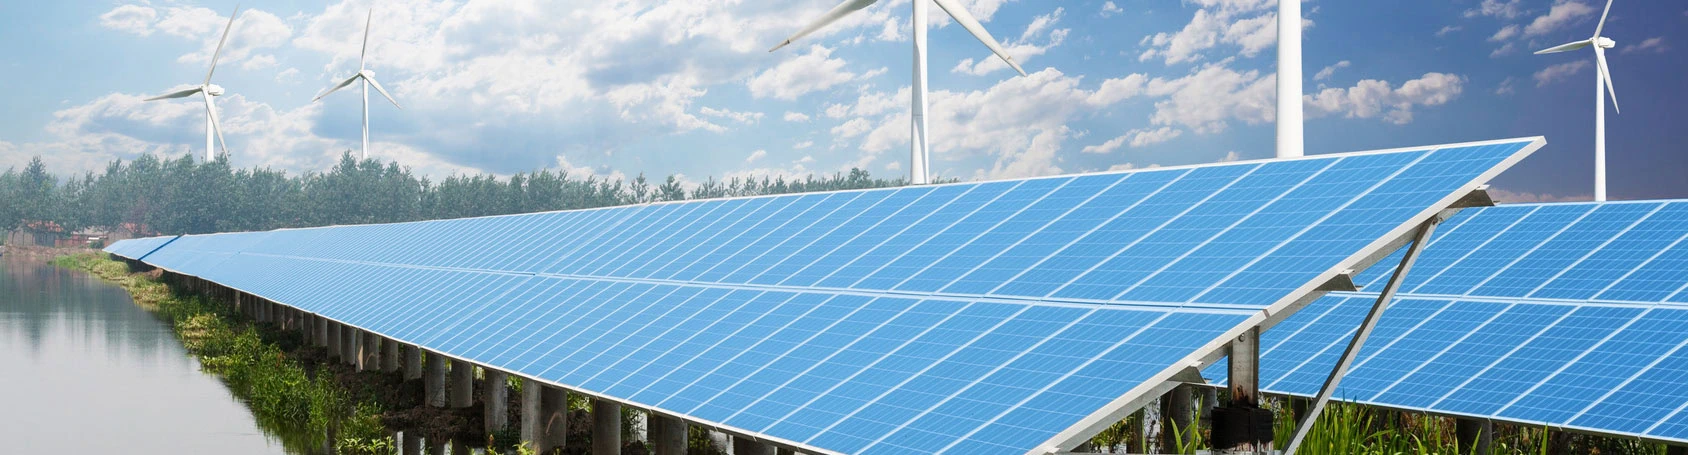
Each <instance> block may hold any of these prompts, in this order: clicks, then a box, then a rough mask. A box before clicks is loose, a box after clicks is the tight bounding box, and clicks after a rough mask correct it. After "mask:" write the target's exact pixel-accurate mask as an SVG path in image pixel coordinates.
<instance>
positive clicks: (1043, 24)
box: [950, 8, 1071, 76]
mask: <svg viewBox="0 0 1688 455" xmlns="http://www.w3.org/2000/svg"><path fill="white" fill-rule="evenodd" d="M1064 14H1066V9H1065V8H1055V11H1053V12H1050V13H1049V14H1044V15H1040V16H1037V17H1035V18H1032V22H1031V23H1030V24H1027V25H1026V31H1025V32H1024V33H1021V34H1020V38H1019V39H1018V40H1015V41H1010V42H1008V43H1005V44H1003V46H1004V49H1003V50H1004V51H1006V52H1007V53H1008V55H1010V56H1013V57H1014V60H1015V61H1017V62H1019V63H1020V65H1021V66H1022V67H1024V66H1025V64H1026V62H1029V61H1031V59H1032V57H1036V56H1039V55H1043V54H1045V53H1048V52H1049V50H1050V49H1053V48H1055V47H1057V46H1060V45H1061V43H1063V42H1065V41H1066V40H1067V34H1068V33H1070V32H1071V30H1070V29H1065V28H1053V27H1054V26H1055V25H1056V24H1057V23H1059V22H1060V21H1061V16H1062V15H1064ZM1039 38H1041V39H1042V40H1043V43H1042V44H1033V43H1032V41H1033V40H1037V39H1039ZM1007 69H1009V68H1008V63H1006V62H1003V61H1002V59H1001V58H999V57H997V56H996V55H995V54H990V55H986V56H983V57H979V58H977V59H974V58H966V59H962V60H961V62H960V63H957V64H956V65H955V68H952V69H950V71H951V72H954V73H960V74H971V75H974V76H983V75H986V74H990V73H993V72H997V71H1002V70H1007Z"/></svg>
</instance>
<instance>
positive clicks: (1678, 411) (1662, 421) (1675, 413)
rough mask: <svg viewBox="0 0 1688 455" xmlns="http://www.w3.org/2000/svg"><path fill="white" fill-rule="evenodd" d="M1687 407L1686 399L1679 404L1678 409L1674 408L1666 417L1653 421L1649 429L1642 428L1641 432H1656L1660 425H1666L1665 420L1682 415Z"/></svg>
mask: <svg viewBox="0 0 1688 455" xmlns="http://www.w3.org/2000/svg"><path fill="white" fill-rule="evenodd" d="M1685 409H1688V401H1684V402H1682V404H1679V405H1677V406H1676V409H1672V410H1671V411H1670V414H1666V415H1665V418H1662V419H1659V420H1658V421H1657V422H1653V424H1652V425H1648V426H1647V429H1645V430H1641V434H1649V435H1650V434H1654V432H1655V431H1657V430H1658V429H1659V426H1660V425H1664V424H1665V422H1669V421H1671V419H1675V418H1676V416H1679V415H1682V412H1683V410H1685Z"/></svg>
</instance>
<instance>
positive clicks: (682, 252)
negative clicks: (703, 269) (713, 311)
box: [556, 199, 790, 279]
mask: <svg viewBox="0 0 1688 455" xmlns="http://www.w3.org/2000/svg"><path fill="white" fill-rule="evenodd" d="M773 203H778V204H780V205H779V206H776V207H780V206H784V205H785V204H789V203H790V201H775V200H772V199H744V200H741V201H726V202H723V204H727V205H733V206H734V207H733V208H732V209H731V210H730V211H729V212H727V213H726V214H725V215H723V216H722V217H720V218H717V219H714V220H711V222H710V223H709V224H707V225H705V226H703V227H701V228H699V229H698V230H697V232H693V233H691V234H690V235H689V236H687V237H685V238H684V239H683V240H681V241H680V242H678V243H677V244H676V247H675V248H674V249H672V250H670V252H671V254H667V255H666V256H662V255H658V256H655V257H652V258H650V259H646V261H647V262H646V263H645V264H644V265H641V266H639V267H638V268H637V269H633V270H630V271H628V272H626V273H620V270H622V269H625V268H626V267H622V268H620V269H618V271H617V272H618V273H616V275H617V276H624V277H640V278H656V279H667V278H669V277H670V276H672V275H673V274H674V273H676V272H678V270H671V269H673V268H675V267H683V266H684V265H685V264H679V261H681V260H684V259H685V258H687V257H689V256H691V255H692V254H694V252H696V251H698V249H700V248H710V249H713V248H715V247H716V246H717V245H715V244H713V243H712V242H714V240H715V239H717V238H720V237H721V236H723V235H737V234H739V233H741V232H742V229H740V228H738V226H739V225H740V224H743V223H745V222H747V221H751V220H761V219H762V218H757V215H756V214H757V212H758V211H760V210H763V209H764V208H765V207H767V206H768V204H773ZM776 210H777V209H776ZM556 270H558V271H566V270H567V269H556Z"/></svg>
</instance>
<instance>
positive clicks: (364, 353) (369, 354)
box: [357, 330, 381, 371]
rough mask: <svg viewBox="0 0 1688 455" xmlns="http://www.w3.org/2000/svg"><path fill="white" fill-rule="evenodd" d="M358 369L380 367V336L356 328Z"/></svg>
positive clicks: (368, 369) (375, 369) (374, 369)
mask: <svg viewBox="0 0 1688 455" xmlns="http://www.w3.org/2000/svg"><path fill="white" fill-rule="evenodd" d="M357 336H358V337H359V340H358V341H360V343H359V344H358V371H378V370H380V369H381V336H380V335H376V334H373V333H369V332H367V331H364V330H358V331H357Z"/></svg>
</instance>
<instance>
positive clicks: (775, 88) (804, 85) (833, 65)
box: [747, 44, 857, 100]
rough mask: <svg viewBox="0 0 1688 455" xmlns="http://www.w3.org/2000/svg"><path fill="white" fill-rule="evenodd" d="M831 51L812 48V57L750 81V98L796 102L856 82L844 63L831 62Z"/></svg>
mask: <svg viewBox="0 0 1688 455" xmlns="http://www.w3.org/2000/svg"><path fill="white" fill-rule="evenodd" d="M831 56H832V49H827V48H826V47H822V46H821V45H818V44H817V45H814V46H810V47H809V53H807V54H803V55H800V56H797V57H796V58H792V59H789V60H786V61H785V62H783V63H780V64H779V65H776V66H774V67H773V68H769V69H768V70H767V71H763V72H762V74H759V75H757V76H756V77H754V78H751V79H750V81H749V82H748V83H747V85H748V86H749V87H750V94H751V96H754V97H757V98H778V99H783V100H795V99H797V97H799V96H803V95H805V94H808V93H812V92H818V91H822V90H826V89H829V88H832V87H834V86H837V85H839V84H843V83H846V82H850V81H853V80H855V79H856V77H857V76H856V74H855V73H851V72H849V71H844V65H845V62H844V59H841V58H831Z"/></svg>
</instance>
